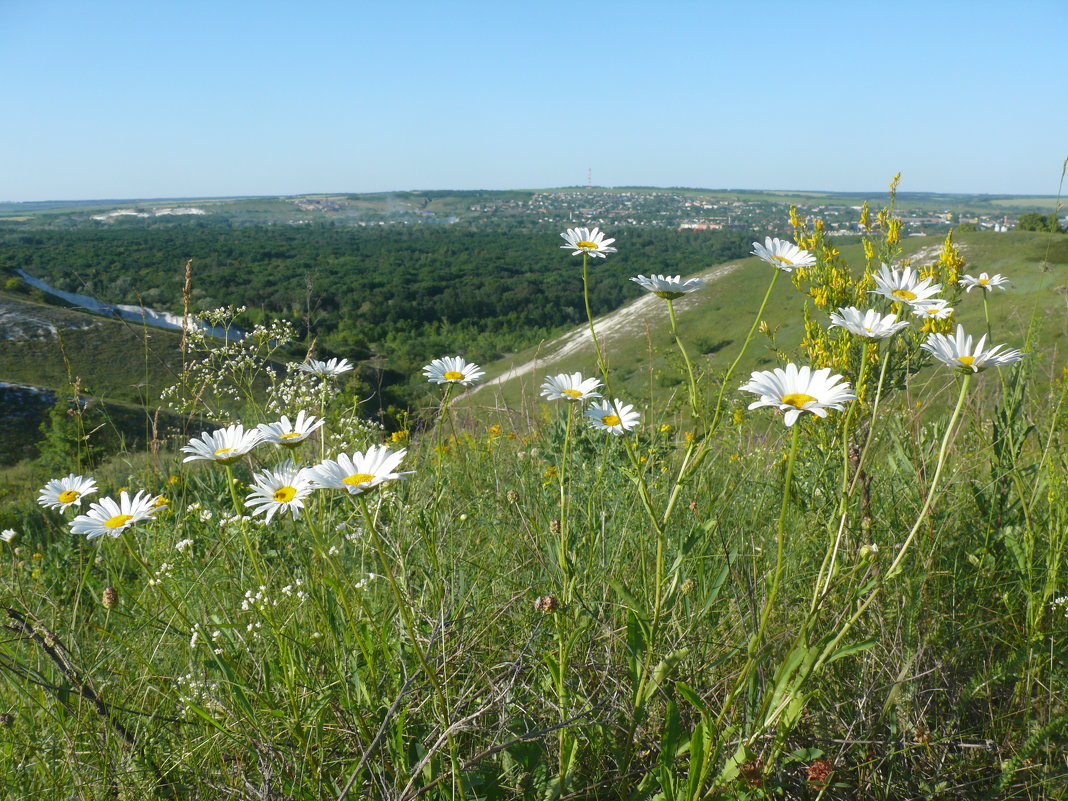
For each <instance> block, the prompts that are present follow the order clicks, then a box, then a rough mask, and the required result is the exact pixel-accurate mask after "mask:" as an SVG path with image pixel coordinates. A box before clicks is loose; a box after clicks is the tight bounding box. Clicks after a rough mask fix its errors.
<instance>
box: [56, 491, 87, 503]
mask: <svg viewBox="0 0 1068 801" xmlns="http://www.w3.org/2000/svg"><path fill="white" fill-rule="evenodd" d="M80 497H82V494H81V493H80V492H78V490H63V492H61V493H59V502H60V503H74V502H75V501H76V500H78V499H79V498H80Z"/></svg>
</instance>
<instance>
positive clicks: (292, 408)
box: [267, 362, 340, 415]
mask: <svg viewBox="0 0 1068 801" xmlns="http://www.w3.org/2000/svg"><path fill="white" fill-rule="evenodd" d="M300 367H301V365H300V364H298V363H297V362H288V363H287V364H286V369H285V374H284V375H281V376H277V375H276V377H275V381H274V384H273V385H272V386H271V388H270V390H269V392H268V398H267V411H269V412H271V413H272V414H275V415H283V414H293V413H294V412H296V411H298V410H300V409H315V408H322V407H323V406H325V405H326V404H327V403H329V402H330V401H331V400H332V399H333V398H334V397H335V396H337V394H338V393H339V392H340V389H339V388H338V387H337V385H336V384H335V383H334V382H332V381H329V380H327V379H326V378H323V377H322V376H318V375H315V374H313V373H307V372H304V371H302V370H301V369H300Z"/></svg>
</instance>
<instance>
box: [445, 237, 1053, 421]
mask: <svg viewBox="0 0 1068 801" xmlns="http://www.w3.org/2000/svg"><path fill="white" fill-rule="evenodd" d="M954 241H955V242H956V243H958V244H959V246H960V248H961V251H962V253H963V255H964V258H965V259H966V261H967V266H966V268H965V272H968V273H970V274H973V275H978V274H979V273H980V272H986V273H990V274H993V273H1001V274H1003V275H1005V276H1008V277H1009V279H1010V280H1011V281H1012V287H1011V288H1010V289H1009V290H1007V291H1006V292H1004V293H1002V292H1000V291H999V292H997V293H996V294H995V295H994V296H992V297H991V299H990V300H991V302H990V313H991V323H992V325H993V327H994V330H995V331H997V332H998V333H999V336H1000V339H999V340H998V341H1006V342H1009V343H1011V344H1012V345H1013V346H1014V347H1022V346H1023V344H1024V337H1025V335H1026V333H1027V331H1028V329H1029V326H1030V325H1031V321H1032V316H1034V318H1035V319H1034V333H1035V342H1036V347H1038V348H1039V349H1041V350H1042V351H1043V353H1045V354H1046V355H1047V356H1048V357H1049V359H1050V361H1049V362H1048V364H1049V365H1051V366H1052V365H1054V364H1056V363H1058V359H1060V360H1062V361H1063V358H1064V352H1065V347H1064V344H1063V343H1065V342H1068V295H1066V294H1065V293H1066V292H1068V289H1063V288H1064V287H1068V241H1065V239H1064V237H1053V238H1052V239H1051V237H1050V236H1049V235H1048V234H1042V233H1031V232H1010V233H1005V234H998V233H992V232H964V233H955V234H954ZM902 244H903V248H904V254H903V255H904V256H906V257H910V256H913V255H914V254H916V253H917V252H920V251H923V252H926V253H928V254H929V253H930V251H931V250H932V249H933V250H934V254H933V255H928V256H927V257H926V258H923V259H919V260H917V261H914V262H913V266H915V267H919V266H922V265H923V264H928V263H931V262H933V261H934V260H935V258H936V257H937V249H938V247H939V246H940V245H941V241H940V240H938V239H937V238H934V237H916V238H910V239H907V240H905V241H904V242H903V243H902ZM841 250H842V253H843V254H844V256H845V257H846V259H847V260H848V261H849V262H850V263H857V262H862V261H863V255H862V253H861V248H860V245H859V244H846V245H842V246H841ZM728 266H734V267H735V268H734V269H733V270H731V271H730V272H728V273H727V275H725V276H724V277H722V278H718V279H715V280H714V281H712V282H711V284H710V286H709V288H708V289H706V290H704V291H702V292H699V293H696V294H694V295H692V296H689V297H687V298H685V299H683V300H681V301H680V302H679V307H678V317H679V330H680V332H681V333H682V336H683V339H684V341H686V342H687V343H690V346H691V348H692V351H693V353H692V355H693V357H694V359H695V361H696V363H697V367H698V369H700V370H706V371H709V372H716V371H721V370H723V369H725V368H726V366H727V365H728V364H729V363H730V361H731V360H732V359H733V357H734V353H735V349H736V348H737V346H738V345H739V344H740V343H741V342H742V340H743V339H744V338H745V334H746V331H747V330H748V327H749V325H750V323H751V322H752V313H753V310H754V302H755V298H754V295H756V294H758V293H760V292H762V291H763V289H764V282H765V281H766V272H765V271H764V270H762V269H761V267H762V265H761V263H760V262H759V261H758V260H757V259H755V258H752V259H747V260H744V261H741V262H731V263H729V264H728ZM576 269H579V267H578V266H576ZM715 269H716V268H711V270H712V271H714V270H715ZM707 272H709V268H704V269H702V270H701V272H700V273H694V275H699V274H706V273H707ZM684 277H690V276H684ZM628 278H629V276H627V275H620V280H627V279H628ZM634 305H635V304H634V303H631V304H628V306H626V307H624V308H622V309H620V310H618V311H616V312H613V313H612V314H611V315H608V316H609V317H611V318H612V319H613V320H614V321H620V320H622V321H624V322H626V323H627V328H626V330H625V331H624V332H622V333H613V334H612V335H609V336H608V337H607V338H606V339H607V345H606V349H607V352H608V357H609V361H610V362H611V364H612V366H613V367H614V368H615V374H616V379H615V389H616V391H617V394H620V396H621V397H624V396H625V397H627V398H630V400H628V402H635V401H640V402H644V403H645V404H648V403H649V398H650V388H651V387H652V388H653V389H654V390H657V393H656V394H659V391H660V390H664V389H669V388H671V387H675V388H681V387H682V386H683V384H684V372H683V370H684V365H683V364H682V360H681V359H680V358H679V357H678V354H677V352H676V351H675V346H674V341H673V340H672V338H671V334H670V331H669V329H668V326H667V312H666V311H665V310H664V308H663V305H662V304H653V305H650V306H648V307H647V308H648V311H646V312H642V313H635V312H632V311H631V310H632V309H633V308H634ZM814 316H816V317H818V318H821V319H824V320H825V319H826V317H827V314H826V312H819V311H818V310H814ZM764 317H765V319H766V320H767V322H768V324H769V326H771V328H772V329H774V330H775V332H776V341H777V342H779V343H780V344H781V345H782V346H783V347H785V348H786V349H787V350H789V349H790V348H792V347H793V345H794V343H796V342H797V341H798V338H799V334H800V332H801V319H800V316H799V314H798V295H797V292H796V291H795V290H794V289H793V287H791V286H790V284H789V283H788V282H785V281H784V282H781V283H780V284H779V285H778V286H776V289H775V292H774V293H773V295H772V297H771V299H770V301H769V304H768V308H767V311H766V313H765V315H764ZM957 317H958V319H961V320H965V321H967V322H969V323H971V324H970V325H969V326H968V330H969V331H973V330H974V331H976V332H978V333H982V332H983V329H984V326H985V323H984V322H983V321H984V319H985V318H984V311H983V299H982V296H981V295H980V294H979V292H978V291H973V292H971V293H967V294H964V295H963V296H962V299H961V301H960V302H959V304H958V306H957ZM602 319H603V318H602ZM976 323H978V325H977V324H976ZM601 324H602V323H601V322H598V323H597V325H598V326H600V325H601ZM558 343H559V339H557V340H551V341H548V342H545V343H542V344H541V345H540V346H538V347H534V348H529V349H527V350H525V351H522V352H519V353H516V354H513V355H510V356H508V357H506V358H504V359H501V360H499V361H497V362H493V363H491V364H488V365H484V367H485V370H486V373H487V378H488V379H493V378H497V377H499V376H501V375H504V374H505V373H507V372H508V371H509V370H511V369H513V368H514V367H515V366H517V365H523V364H526V363H528V362H530V361H533V360H537V361H538V362H539V368H538V369H536V370H534V371H533V372H530V373H527V374H525V375H523V376H521V377H518V378H515V379H508V380H505V381H503V382H502V383H501V384H497V385H495V386H492V387H485V388H483V389H480V390H478V391H477V392H474V393H471V394H470V395H469V397H468V398H467V399H466V400H464V401H461V403H468V402H469V403H471V404H473V405H476V406H485V407H490V408H492V407H494V406H508V407H510V408H529V407H530V405H531V403H532V402H533V401H534V400H535V399H536V398H537V394H538V387H539V386H540V385H541V381H542V378H543V377H544V375H545V374H546V373H559V372H573V371H582V370H585V371H589V370H590V365H591V364H592V363H593V359H594V354H593V347H592V344H589V343H588V339H587V344H585V345H584V346H583V347H580V348H579V349H577V350H576V351H575V352H573V353H571V354H569V355H567V356H565V357H563V358H561V359H556V358H555V353H556V351H557V350H558ZM770 346H771V341H770V340H769V339H768V338H766V337H765V338H763V339H760V338H758V340H757V342H756V347H753V348H752V349H751V350H750V351H749V352H748V353H747V354H746V356H745V358H744V359H743V361H742V363H741V365H740V368H741V369H743V370H746V371H747V370H752V369H756V368H757V367H767V365H768V364H770V363H771V362H772V361H773V360H774V354H773V353H772V351H771V349H770ZM1055 374H1056V371H1055V370H1054V371H1053V372H1052V373H1050V374H1049V375H1047V376H1046V378H1047V379H1048V378H1050V377H1052V376H1053V375H1055ZM1039 380H1041V377H1039Z"/></svg>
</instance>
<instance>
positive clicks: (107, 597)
mask: <svg viewBox="0 0 1068 801" xmlns="http://www.w3.org/2000/svg"><path fill="white" fill-rule="evenodd" d="M100 601H101V603H103V604H104V608H105V609H113V608H114V607H115V604H117V603H118V602H119V593H118V590H116V589H115V588H114V587H105V588H104V594H103V595H102V596H101V598H100Z"/></svg>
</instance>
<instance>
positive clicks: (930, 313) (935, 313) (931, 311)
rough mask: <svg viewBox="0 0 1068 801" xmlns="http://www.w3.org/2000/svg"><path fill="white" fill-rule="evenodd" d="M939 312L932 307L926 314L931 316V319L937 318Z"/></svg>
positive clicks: (935, 307)
mask: <svg viewBox="0 0 1068 801" xmlns="http://www.w3.org/2000/svg"><path fill="white" fill-rule="evenodd" d="M939 311H941V310H940V309H939V308H938V307H937V306H932V307H931V308H929V309H928V310H927V313H928V314H929V315H931V316H932V317H937V316H938V312H939Z"/></svg>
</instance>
